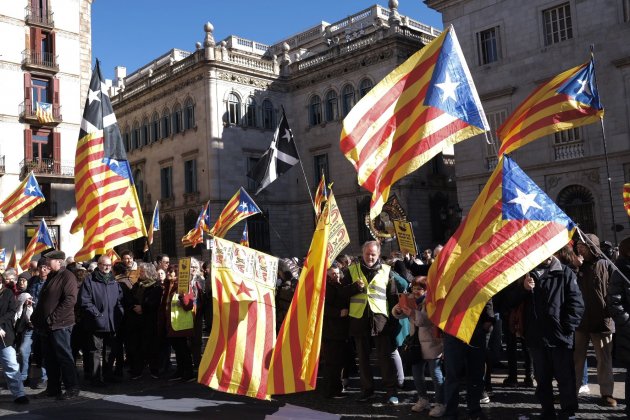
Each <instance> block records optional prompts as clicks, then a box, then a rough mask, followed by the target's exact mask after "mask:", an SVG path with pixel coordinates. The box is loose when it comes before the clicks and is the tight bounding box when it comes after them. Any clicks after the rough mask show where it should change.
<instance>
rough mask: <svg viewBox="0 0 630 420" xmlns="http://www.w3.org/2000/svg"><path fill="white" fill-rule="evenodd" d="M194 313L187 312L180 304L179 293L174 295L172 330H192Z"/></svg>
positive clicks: (172, 301) (172, 302)
mask: <svg viewBox="0 0 630 420" xmlns="http://www.w3.org/2000/svg"><path fill="white" fill-rule="evenodd" d="M193 325H194V319H193V312H192V311H186V310H184V308H182V306H181V305H180V304H179V297H178V295H177V293H173V298H172V299H171V328H172V329H173V331H182V330H190V329H192V328H193Z"/></svg>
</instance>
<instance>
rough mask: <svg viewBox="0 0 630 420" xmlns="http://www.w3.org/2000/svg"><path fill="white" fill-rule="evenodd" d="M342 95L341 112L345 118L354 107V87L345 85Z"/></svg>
mask: <svg viewBox="0 0 630 420" xmlns="http://www.w3.org/2000/svg"><path fill="white" fill-rule="evenodd" d="M341 95H342V96H341V112H343V116H344V117H345V116H346V115H348V114H349V113H350V110H351V109H352V107H353V106H354V86H352V85H349V84H348V85H345V86H344V87H343V91H342V92H341Z"/></svg>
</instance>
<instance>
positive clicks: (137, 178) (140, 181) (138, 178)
mask: <svg viewBox="0 0 630 420" xmlns="http://www.w3.org/2000/svg"><path fill="white" fill-rule="evenodd" d="M133 182H134V184H135V185H136V192H137V193H138V200H139V201H140V207H142V206H143V205H144V177H143V176H142V171H141V170H140V169H136V170H135V171H133Z"/></svg>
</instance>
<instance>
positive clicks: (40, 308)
mask: <svg viewBox="0 0 630 420" xmlns="http://www.w3.org/2000/svg"><path fill="white" fill-rule="evenodd" d="M78 289H79V288H78V286H77V278H76V277H75V276H74V274H72V272H71V271H69V270H66V269H65V268H62V269H61V270H59V271H57V272H54V271H51V272H50V274H49V275H48V279H47V280H46V283H45V284H44V287H43V288H42V290H41V292H40V293H39V300H38V302H37V306H36V307H35V310H34V311H33V315H32V316H31V321H32V322H33V325H34V326H35V328H36V329H37V330H38V331H40V332H42V333H45V332H46V331H47V330H53V331H54V330H60V329H62V328H67V327H71V326H73V325H74V322H75V317H74V305H75V303H77V295H78V292H79V290H78ZM33 296H35V295H33Z"/></svg>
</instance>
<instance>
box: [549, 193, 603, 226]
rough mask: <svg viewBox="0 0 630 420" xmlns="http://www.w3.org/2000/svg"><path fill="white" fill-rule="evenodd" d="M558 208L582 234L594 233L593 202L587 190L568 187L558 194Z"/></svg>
mask: <svg viewBox="0 0 630 420" xmlns="http://www.w3.org/2000/svg"><path fill="white" fill-rule="evenodd" d="M557 203H558V207H560V208H561V209H562V210H563V211H564V212H565V213H566V214H567V216H569V217H570V218H571V220H573V221H574V222H575V223H577V224H578V225H579V226H580V229H582V231H583V232H588V233H595V229H596V228H597V225H596V223H595V200H594V198H593V194H592V193H591V192H590V191H589V190H588V188H586V187H584V186H582V185H569V186H568V187H566V188H565V189H563V190H562V191H560V194H558V200H557Z"/></svg>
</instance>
